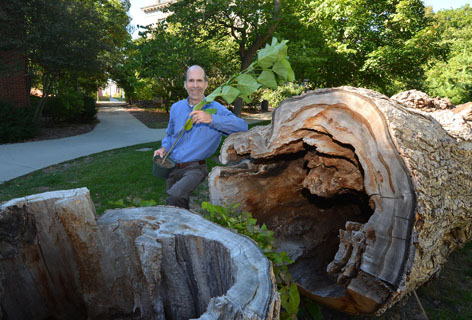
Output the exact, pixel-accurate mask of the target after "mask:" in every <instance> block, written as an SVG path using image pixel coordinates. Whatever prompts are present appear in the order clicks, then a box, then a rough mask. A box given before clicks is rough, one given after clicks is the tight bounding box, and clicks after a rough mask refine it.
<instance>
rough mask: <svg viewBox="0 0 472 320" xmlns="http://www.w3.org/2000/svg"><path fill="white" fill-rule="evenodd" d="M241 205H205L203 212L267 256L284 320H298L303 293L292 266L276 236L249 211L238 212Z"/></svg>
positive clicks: (209, 218)
mask: <svg viewBox="0 0 472 320" xmlns="http://www.w3.org/2000/svg"><path fill="white" fill-rule="evenodd" d="M238 207H239V204H236V205H229V206H226V207H223V206H219V205H213V204H211V203H209V202H203V203H202V209H204V210H205V211H206V212H207V213H208V214H207V215H206V218H207V219H208V220H210V221H212V222H214V223H217V224H219V225H221V226H223V227H225V228H229V229H231V230H234V231H236V232H237V233H239V234H243V235H245V236H247V237H249V238H251V239H253V240H254V241H255V242H256V243H257V245H258V246H259V248H261V250H262V252H263V253H264V254H265V256H266V257H267V258H268V259H269V260H270V261H271V262H272V266H273V268H274V274H275V279H276V282H277V287H278V291H279V293H280V298H281V301H282V307H283V309H284V310H283V312H282V313H281V319H296V315H297V313H298V307H299V305H300V294H299V292H298V288H297V285H296V283H295V282H293V280H292V277H291V276H290V273H289V271H288V267H287V266H288V265H289V264H291V263H293V261H292V260H290V258H289V257H288V256H287V254H286V253H285V252H284V251H280V252H279V251H277V249H276V248H275V246H274V233H273V232H272V231H270V230H268V229H267V226H266V225H265V224H263V225H262V226H259V225H258V224H257V220H256V219H255V218H253V217H252V215H251V213H250V212H247V211H243V212H238V211H237V209H238Z"/></svg>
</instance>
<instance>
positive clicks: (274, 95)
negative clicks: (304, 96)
mask: <svg viewBox="0 0 472 320" xmlns="http://www.w3.org/2000/svg"><path fill="white" fill-rule="evenodd" d="M305 90H306V87H304V86H302V85H299V84H296V83H293V82H290V83H286V84H283V85H281V86H279V87H277V89H275V90H272V89H265V90H263V93H262V95H261V99H264V100H267V101H269V105H270V106H272V108H276V107H278V106H279V104H280V103H281V102H282V101H284V100H285V99H287V98H290V97H293V96H297V95H300V94H301V93H303V91H305Z"/></svg>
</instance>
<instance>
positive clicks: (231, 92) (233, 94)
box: [221, 86, 240, 103]
mask: <svg viewBox="0 0 472 320" xmlns="http://www.w3.org/2000/svg"><path fill="white" fill-rule="evenodd" d="M239 92H240V91H239V90H238V89H236V88H235V87H232V86H224V87H223V89H222V90H221V96H222V97H223V99H225V101H226V102H227V103H232V102H233V101H234V100H236V98H237V97H238V96H239Z"/></svg>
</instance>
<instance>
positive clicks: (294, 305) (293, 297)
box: [287, 282, 300, 314]
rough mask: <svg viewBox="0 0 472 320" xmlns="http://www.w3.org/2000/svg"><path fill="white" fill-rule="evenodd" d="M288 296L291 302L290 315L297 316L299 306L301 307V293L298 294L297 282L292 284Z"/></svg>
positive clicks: (289, 304)
mask: <svg viewBox="0 0 472 320" xmlns="http://www.w3.org/2000/svg"><path fill="white" fill-rule="evenodd" d="M288 296H289V301H288V306H287V307H288V309H287V311H288V313H290V314H297V311H298V306H299V305H300V293H298V288H297V284H296V283H295V282H292V285H291V286H290V291H289V293H288Z"/></svg>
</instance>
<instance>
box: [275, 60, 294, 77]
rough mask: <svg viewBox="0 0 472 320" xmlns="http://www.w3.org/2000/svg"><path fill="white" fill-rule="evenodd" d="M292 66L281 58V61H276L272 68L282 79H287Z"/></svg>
mask: <svg viewBox="0 0 472 320" xmlns="http://www.w3.org/2000/svg"><path fill="white" fill-rule="evenodd" d="M291 69H292V67H291V66H290V63H289V62H288V61H287V60H286V59H283V60H281V61H277V62H276V63H275V64H274V66H273V67H272V70H273V71H274V72H275V73H277V74H278V75H279V77H280V78H282V79H283V80H287V79H288V72H289V70H291Z"/></svg>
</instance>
